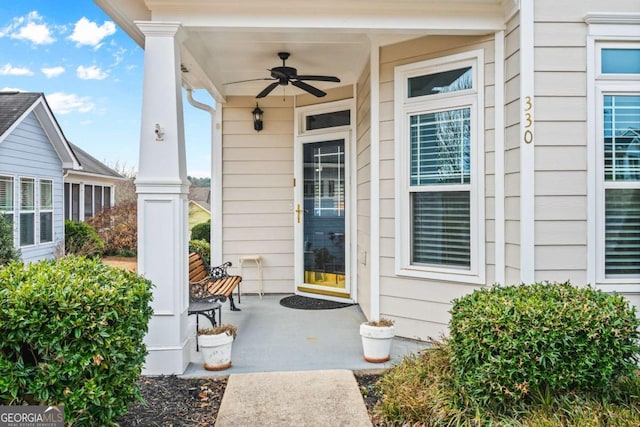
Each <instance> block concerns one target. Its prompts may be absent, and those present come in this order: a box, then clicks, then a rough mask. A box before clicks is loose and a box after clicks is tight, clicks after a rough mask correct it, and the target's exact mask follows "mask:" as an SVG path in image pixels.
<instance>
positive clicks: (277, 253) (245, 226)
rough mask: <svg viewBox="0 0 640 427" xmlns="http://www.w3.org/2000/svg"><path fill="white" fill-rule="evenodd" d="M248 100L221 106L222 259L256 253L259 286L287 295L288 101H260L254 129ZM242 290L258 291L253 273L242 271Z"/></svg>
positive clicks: (290, 266)
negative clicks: (258, 126) (259, 122)
mask: <svg viewBox="0 0 640 427" xmlns="http://www.w3.org/2000/svg"><path fill="white" fill-rule="evenodd" d="M255 105H256V100H255V98H253V97H229V98H228V99H227V103H225V104H223V105H222V107H223V108H222V117H223V128H222V134H223V148H222V150H223V156H222V158H223V166H222V167H223V170H222V199H223V205H222V206H223V209H222V224H223V232H222V233H223V245H222V253H223V260H224V261H231V262H232V263H233V270H235V271H234V273H238V271H239V270H238V268H237V267H238V266H239V264H238V259H239V257H241V256H246V255H259V256H261V257H262V264H263V287H264V291H265V292H268V293H290V292H292V291H293V278H294V246H293V244H294V229H293V209H292V206H293V122H294V116H293V114H294V109H293V98H291V97H286V98H284V100H283V98H281V97H275V96H274V97H267V98H264V99H261V100H260V108H261V109H262V110H263V111H264V129H263V130H262V131H261V132H256V131H255V130H254V129H253V120H252V116H251V110H252V109H253V108H255ZM242 275H243V281H242V290H243V292H248V293H255V292H257V291H258V284H259V282H258V270H257V268H255V267H254V266H252V265H249V266H246V267H245V268H243V272H242Z"/></svg>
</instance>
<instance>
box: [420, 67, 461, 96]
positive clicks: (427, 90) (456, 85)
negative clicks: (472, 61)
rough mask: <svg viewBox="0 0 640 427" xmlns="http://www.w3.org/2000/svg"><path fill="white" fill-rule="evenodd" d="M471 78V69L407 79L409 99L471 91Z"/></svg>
mask: <svg viewBox="0 0 640 427" xmlns="http://www.w3.org/2000/svg"><path fill="white" fill-rule="evenodd" d="M472 88H473V77H472V74H471V67H466V68H459V69H457V70H449V71H444V72H442V73H435V74H427V75H425V76H417V77H410V78H409V79H408V85H407V89H408V92H409V93H408V94H407V96H408V97H409V98H414V97H416V96H424V95H434V94H438V93H447V92H456V91H459V90H465V89H472Z"/></svg>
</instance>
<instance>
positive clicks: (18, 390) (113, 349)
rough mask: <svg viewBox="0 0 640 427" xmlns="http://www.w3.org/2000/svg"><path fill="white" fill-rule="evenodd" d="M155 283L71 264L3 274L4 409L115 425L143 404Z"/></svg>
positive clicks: (0, 380)
mask: <svg viewBox="0 0 640 427" xmlns="http://www.w3.org/2000/svg"><path fill="white" fill-rule="evenodd" d="M151 286H152V285H151V282H149V281H148V280H146V279H144V278H142V277H141V276H138V275H136V274H134V273H130V272H127V271H125V270H123V269H118V268H112V267H108V266H106V265H104V264H101V263H100V262H99V261H98V260H90V259H86V258H75V257H69V258H64V259H61V260H58V261H43V262H40V263H33V264H30V265H26V266H24V265H22V264H19V263H12V264H9V265H8V266H7V267H5V268H4V269H0V402H1V404H4V405H22V404H32V405H33V404H35V405H59V404H62V405H64V407H65V421H66V423H67V424H69V425H90V426H93V425H110V424H113V423H114V420H115V419H117V417H119V416H121V415H122V414H124V413H125V412H126V410H127V406H128V405H129V404H130V403H131V402H133V401H135V400H139V399H140V398H141V397H140V393H139V390H138V388H137V380H138V378H139V376H140V373H141V370H142V365H143V362H144V359H145V356H146V354H147V351H146V348H145V345H144V344H143V337H144V336H145V334H146V332H147V328H148V322H149V319H150V318H151V314H152V309H151V308H150V305H149V303H150V301H151V298H152V294H151Z"/></svg>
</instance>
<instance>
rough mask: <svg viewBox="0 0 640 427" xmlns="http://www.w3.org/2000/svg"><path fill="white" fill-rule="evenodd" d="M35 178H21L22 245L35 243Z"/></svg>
mask: <svg viewBox="0 0 640 427" xmlns="http://www.w3.org/2000/svg"><path fill="white" fill-rule="evenodd" d="M35 205H36V195H35V180H34V179H33V178H20V246H28V245H33V244H35V214H36V213H35V209H36V206H35Z"/></svg>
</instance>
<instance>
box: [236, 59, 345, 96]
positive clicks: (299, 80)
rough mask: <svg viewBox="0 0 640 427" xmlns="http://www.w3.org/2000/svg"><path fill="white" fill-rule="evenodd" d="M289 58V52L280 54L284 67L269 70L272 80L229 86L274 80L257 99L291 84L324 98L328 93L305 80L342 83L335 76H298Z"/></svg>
mask: <svg viewBox="0 0 640 427" xmlns="http://www.w3.org/2000/svg"><path fill="white" fill-rule="evenodd" d="M289 56H290V53H289V52H278V57H279V58H280V59H281V60H282V66H281V67H274V68H272V69H270V70H269V71H270V72H271V77H270V78H263V79H250V80H242V81H238V82H232V83H227V84H233V83H243V82H249V81H256V80H274V82H273V83H270V84H269V86H267V87H266V88H264V89H263V90H262V92H260V93H259V94H258V95H257V96H256V98H264V97H265V96H267V95H269V94H270V93H271V92H272V91H273V90H274V89H275V88H277V87H278V86H287V85H288V84H289V83H291V84H292V85H293V86H295V87H298V88H300V89H302V90H304V91H307V92H309V93H310V94H312V95H315V96H317V97H322V96H325V95H326V94H327V93H326V92H324V91H322V90H320V89H318V88H317V87H313V86H311V85H310V84H308V83H305V82H304V81H303V80H307V81H316V82H334V83H339V82H340V79H339V78H337V77H334V76H314V75H298V70H296V69H295V68H293V67H287V65H286V63H285V61H286V60H287V59H288V58H289Z"/></svg>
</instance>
